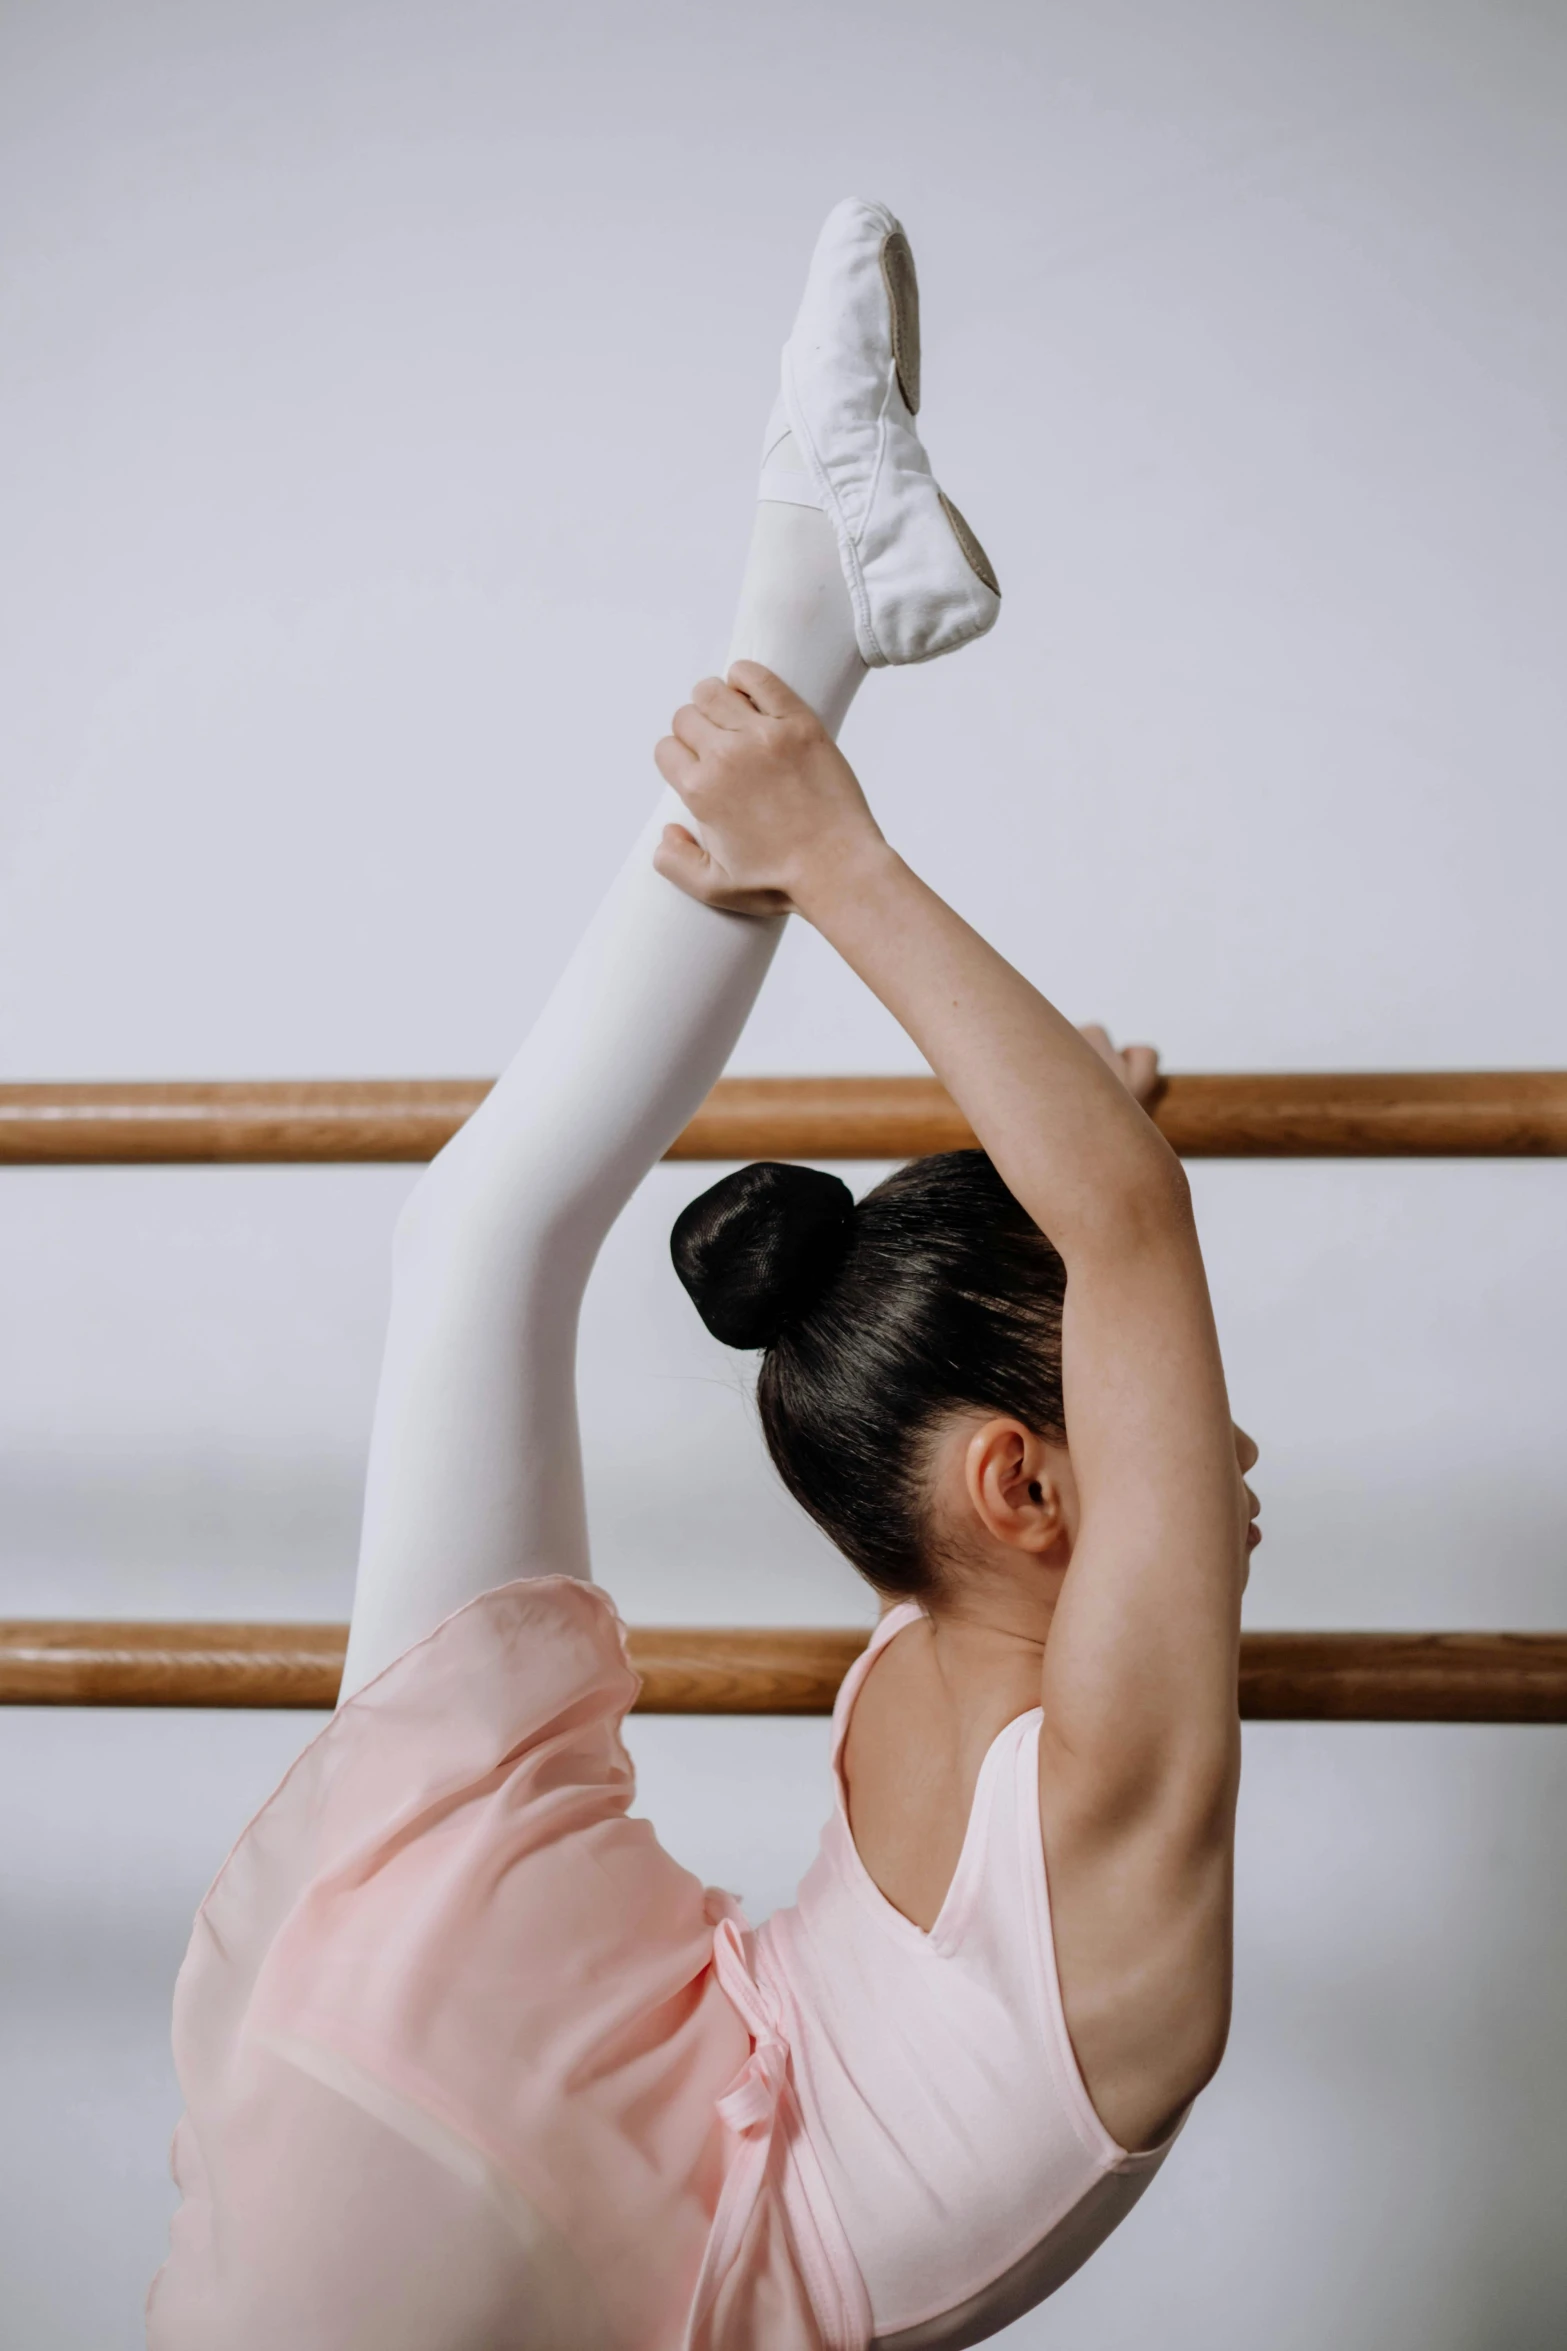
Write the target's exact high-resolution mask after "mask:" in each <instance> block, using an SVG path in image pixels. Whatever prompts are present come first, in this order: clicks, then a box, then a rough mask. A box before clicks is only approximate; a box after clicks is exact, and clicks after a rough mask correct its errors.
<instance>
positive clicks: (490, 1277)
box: [343, 502, 865, 1697]
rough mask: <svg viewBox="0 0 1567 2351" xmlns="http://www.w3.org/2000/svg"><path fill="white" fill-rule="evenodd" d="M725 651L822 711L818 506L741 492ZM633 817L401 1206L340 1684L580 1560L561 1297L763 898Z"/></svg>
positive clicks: (640, 1156) (758, 943) (721, 999)
mask: <svg viewBox="0 0 1567 2351" xmlns="http://www.w3.org/2000/svg"><path fill="white" fill-rule="evenodd" d="M730 658H731V660H737V659H740V658H749V659H752V660H756V661H761V662H764V663H765V664H766V665H767V667H768V668H769V669H771V670H773V671H775V672H776V673H777V675H778V676H780V677H781V678H783V679H784V681H785V683H786V684H788V685H791V686H792V687H793V688H794V690H795V692H796V693H798V694H800V695H802V696H803V697H804V699H805V700H806V701H808V702H809V703H810V704H811V706H812V708H813V709H815V710H816V711H817V713H818V715H819V716H820V717H821V718H822V720H823V722H824V723H825V724H826V725H827V726H829V727H830V728H831V729H832V731H833V732H834V733H835V734H836V732H837V730H838V728H839V726H840V725H841V724H842V721H843V718H844V715H845V713H846V712H847V710H848V707H849V703H850V701H851V700H852V698H853V695H854V691H855V688H856V687H857V686H858V685H859V682H860V680H861V678H862V677H863V676H864V674H865V671H864V666H863V664H862V662H861V660H860V656H859V653H858V650H857V648H856V645H855V639H854V626H853V617H852V613H851V609H850V605H849V598H848V592H847V590H846V588H845V586H844V583H843V577H842V573H841V571H840V569H839V562H838V553H837V547H836V543H835V541H834V538H833V532H832V526H831V524H830V523H829V522H828V520H827V518H826V516H825V515H823V514H820V513H818V512H817V511H815V510H814V509H812V508H808V507H803V506H791V505H780V504H774V503H771V502H769V503H764V504H761V505H759V506H758V507H757V510H756V526H755V532H754V535H753V539H752V545H751V555H750V560H749V563H748V566H747V570H746V578H745V584H744V587H743V589H742V592H741V599H740V611H739V615H738V618H737V620H736V624H735V636H734V642H733V646H732V650H731V654H730ZM671 818H675V819H677V820H679V819H682V818H683V811H682V810H681V808H680V806H679V804H678V802H677V801H676V800H675V798H674V795H673V794H672V793H670V794H666V795H665V798H664V800H663V801H662V802H661V804H660V806H659V808H658V811H657V813H656V815H655V817H654V818H653V820H652V822H651V823H650V824H649V826H648V827H647V829H646V831H645V832H644V833H643V834H642V836H641V837H640V839H639V840H638V841H637V844H636V846H635V848H634V849H633V850H632V852H631V855H630V857H629V858H628V860H627V862H626V864H625V865H624V866H623V867H622V869H621V872H620V874H619V876H618V878H617V879H616V881H615V882H614V884H613V885H612V887H611V889H610V891H609V895H608V896H607V897H606V899H605V900H604V903H603V904H602V905H601V906H600V908H599V910H598V912H597V914H596V915H595V916H594V918H593V920H592V922H591V923H590V924H589V926H588V929H587V932H586V934H585V936H584V937H583V939H582V941H581V943H580V945H579V946H578V948H577V950H576V953H575V954H574V955H573V956H572V958H571V961H570V962H569V963H568V965H567V966H566V969H565V971H564V972H563V973H562V975H561V978H560V980H559V981H558V982H557V984H556V987H555V990H554V992H553V994H552V995H551V996H550V998H549V1001H548V1002H547V1003H546V1005H545V1007H544V1009H543V1011H542V1012H541V1013H540V1015H539V1017H538V1019H537V1021H536V1022H535V1023H534V1026H533V1029H532V1031H531V1032H530V1034H529V1036H528V1040H527V1042H526V1044H525V1045H524V1046H523V1048H522V1050H521V1052H520V1053H518V1055H517V1056H516V1059H515V1060H514V1061H513V1062H512V1063H511V1065H510V1067H509V1068H508V1069H507V1071H506V1072H505V1074H504V1076H503V1077H502V1078H501V1079H500V1081H499V1082H498V1084H497V1085H496V1086H495V1088H494V1089H493V1091H492V1092H491V1093H490V1094H489V1096H488V1097H487V1098H486V1100H485V1102H484V1103H483V1105H482V1107H481V1108H480V1109H479V1110H478V1111H477V1112H476V1113H475V1115H474V1116H473V1117H472V1118H471V1119H469V1121H468V1123H467V1125H466V1126H465V1127H463V1128H462V1130H461V1132H460V1133H459V1134H457V1135H456V1136H455V1137H454V1138H453V1140H452V1141H451V1142H450V1143H449V1144H448V1145H447V1146H446V1149H445V1150H444V1151H442V1152H441V1154H440V1156H439V1157H438V1158H437V1159H435V1160H434V1161H433V1162H432V1163H431V1165H430V1168H429V1170H428V1172H427V1173H426V1174H425V1175H424V1176H423V1177H422V1178H421V1179H420V1181H419V1183H418V1184H417V1186H416V1187H415V1189H414V1191H413V1193H412V1195H411V1197H410V1199H409V1201H408V1204H407V1207H406V1208H405V1209H404V1211H403V1214H402V1217H401V1219H400V1221H399V1224H398V1228H397V1238H396V1243H395V1247H394V1253H393V1282H392V1309H391V1320H390V1324H389V1327H388V1330H387V1338H386V1352H385V1356H384V1359H383V1362H382V1367H381V1382H380V1387H379V1390H378V1392H377V1396H376V1408H375V1425H374V1429H373V1432H372V1435H371V1441H370V1463H369V1472H368V1478H367V1482H366V1490H365V1514H364V1530H363V1535H362V1538H361V1543H360V1553H359V1573H358V1580H357V1583H356V1586H355V1592H354V1614H353V1625H352V1630H351V1633H350V1637H349V1644H348V1660H347V1665H346V1668H345V1671H344V1675H343V1695H344V1696H345V1697H347V1696H349V1695H351V1694H352V1692H353V1691H355V1690H357V1689H360V1688H362V1687H363V1685H364V1684H365V1683H366V1682H367V1681H369V1680H370V1679H371V1678H372V1676H374V1675H375V1674H377V1673H379V1672H380V1670H381V1668H382V1667H383V1666H385V1665H388V1664H390V1662H391V1661H392V1659H393V1658H394V1657H396V1656H398V1655H399V1654H400V1653H401V1651H402V1650H404V1649H406V1648H407V1647H408V1646H409V1644H410V1643H411V1642H413V1641H417V1640H419V1639H421V1638H422V1637H423V1635H424V1634H426V1633H428V1632H430V1631H431V1630H432V1629H433V1628H434V1627H435V1626H436V1625H437V1624H438V1623H439V1622H440V1621H441V1619H442V1618H443V1617H445V1616H448V1615H450V1613H451V1612H452V1610H453V1609H455V1608H460V1607H462V1605H463V1604H464V1603H465V1602H466V1601H469V1600H472V1599H475V1598H476V1597H477V1596H478V1595H479V1594H480V1593H481V1592H485V1591H489V1590H491V1589H492V1588H493V1587H494V1586H495V1585H497V1584H504V1583H508V1582H510V1581H512V1580H513V1579H514V1578H516V1577H519V1576H534V1575H571V1576H582V1577H586V1576H588V1575H589V1574H590V1573H591V1570H590V1566H589V1559H588V1532H587V1514H586V1506H585V1500H584V1493H583V1482H582V1458H581V1449H580V1445H579V1441H578V1434H577V1400H576V1341H577V1320H578V1314H579V1310H580V1308H581V1304H582V1297H583V1292H584V1291H585V1289H586V1287H587V1281H588V1276H589V1274H590V1273H591V1271H592V1269H593V1263H594V1260H595V1258H596V1257H597V1255H598V1252H599V1248H600V1246H601V1244H602V1243H603V1240H604V1237H605V1235H606V1234H607V1233H608V1231H609V1228H610V1226H611V1225H612V1224H613V1223H614V1221H615V1219H616V1217H617V1216H618V1215H619V1214H620V1211H621V1209H622V1208H623V1207H624V1206H625V1205H626V1202H627V1201H628V1200H629V1199H630V1197H631V1195H632V1193H633V1192H634V1191H635V1190H636V1187H637V1185H638V1184H639V1183H640V1182H641V1180H642V1178H643V1176H644V1175H645V1174H646V1173H647V1171H648V1169H649V1168H650V1167H652V1166H653V1165H654V1163H655V1162H656V1161H657V1160H658V1159H660V1158H661V1157H662V1156H663V1154H664V1152H665V1150H666V1149H667V1148H668V1146H669V1144H670V1143H672V1142H673V1140H674V1138H675V1136H676V1135H677V1134H679V1132H680V1130H681V1128H682V1127H683V1126H684V1125H685V1124H686V1122H687V1121H688V1119H690V1118H691V1116H692V1114H693V1113H694V1112H695V1111H696V1109H697V1108H698V1106H699V1104H700V1103H701V1101H702V1100H703V1097H704V1096H705V1095H706V1094H707V1092H708V1090H709V1088H710V1087H711V1086H712V1084H713V1082H714V1080H715V1079H716V1078H717V1077H718V1076H719V1074H720V1072H721V1071H722V1069H723V1067H724V1064H725V1062H726V1061H727V1060H728V1058H729V1055H730V1053H731V1051H732V1050H733V1047H734V1044H735V1040H736V1038H737V1037H738V1036H739V1034H740V1031H741V1029H742V1028H743V1026H744V1025H745V1021H746V1017H747V1015H748V1014H749V1012H750V1009H751V1006H752V1004H753V1003H754V1002H755V1000H756V994H757V991H758V989H759V988H760V987H761V984H762V981H763V980H764V978H765V977H766V975H767V967H768V965H769V963H770V962H771V961H772V957H773V951H774V949H775V947H776V946H777V944H778V939H779V936H780V933H781V931H782V928H783V924H782V921H781V920H777V921H757V920H754V919H752V918H750V917H747V916H743V915H733V914H720V913H717V912H715V911H714V910H713V909H712V908H710V907H705V906H699V905H697V904H696V902H695V901H694V900H693V899H690V898H687V897H685V896H683V895H682V893H681V892H680V891H678V890H676V889H675V888H674V887H673V885H672V884H671V883H668V882H666V881H664V880H662V879H661V878H660V876H659V875H658V874H656V873H655V872H654V870H653V865H652V852H653V845H654V843H655V842H656V840H657V839H658V835H659V832H660V830H661V829H662V827H663V825H664V824H666V823H667V822H668V821H670V819H671Z"/></svg>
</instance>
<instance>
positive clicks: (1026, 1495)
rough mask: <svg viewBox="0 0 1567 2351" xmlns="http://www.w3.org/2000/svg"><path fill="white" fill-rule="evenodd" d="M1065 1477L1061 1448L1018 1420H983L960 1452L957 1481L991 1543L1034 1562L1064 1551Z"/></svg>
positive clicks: (1067, 1532) (1068, 1531)
mask: <svg viewBox="0 0 1567 2351" xmlns="http://www.w3.org/2000/svg"><path fill="white" fill-rule="evenodd" d="M1069 1476H1070V1473H1069V1472H1068V1470H1067V1468H1066V1456H1065V1452H1064V1449H1063V1448H1062V1447H1061V1446H1060V1445H1052V1444H1050V1443H1049V1442H1048V1441H1047V1440H1046V1439H1045V1438H1043V1437H1036V1436H1035V1434H1034V1432H1033V1430H1032V1429H1029V1428H1025V1427H1024V1425H1023V1423H1022V1422H1021V1421H1020V1420H1012V1419H1010V1418H997V1419H995V1420H987V1421H986V1422H984V1424H983V1425H982V1426H981V1427H980V1428H977V1429H976V1430H975V1431H974V1433H973V1435H972V1436H971V1437H970V1439H969V1441H968V1444H967V1446H966V1448H965V1450H964V1456H963V1482H964V1485H965V1487H966V1489H967V1492H968V1498H969V1503H970V1506H971V1507H972V1509H973V1511H974V1515H975V1516H976V1518H977V1519H978V1520H979V1522H980V1524H981V1526H982V1527H983V1528H984V1529H985V1532H986V1533H987V1534H988V1535H990V1536H991V1537H993V1539H994V1540H995V1541H996V1542H998V1543H1005V1544H1007V1545H1008V1546H1009V1547H1010V1548H1011V1549H1012V1550H1014V1551H1025V1552H1027V1553H1029V1554H1030V1556H1032V1557H1033V1558H1036V1559H1043V1558H1044V1557H1046V1555H1047V1554H1049V1553H1050V1552H1052V1551H1054V1550H1056V1549H1057V1547H1058V1546H1060V1545H1062V1544H1065V1545H1067V1546H1068V1547H1069V1546H1070V1543H1071V1537H1072V1533H1073V1522H1074V1517H1075V1512H1074V1510H1073V1507H1072V1504H1073V1500H1074V1497H1073V1496H1072V1495H1071V1494H1070V1493H1068V1491H1067V1490H1066V1488H1067V1485H1068V1482H1069Z"/></svg>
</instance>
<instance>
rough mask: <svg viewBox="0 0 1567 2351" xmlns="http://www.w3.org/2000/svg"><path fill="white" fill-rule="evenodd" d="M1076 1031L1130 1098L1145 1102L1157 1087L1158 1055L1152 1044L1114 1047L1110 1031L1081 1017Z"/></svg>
mask: <svg viewBox="0 0 1567 2351" xmlns="http://www.w3.org/2000/svg"><path fill="white" fill-rule="evenodd" d="M1077 1033H1078V1035H1079V1036H1080V1037H1081V1038H1082V1039H1083V1042H1084V1043H1085V1044H1087V1045H1092V1047H1093V1049H1094V1051H1095V1052H1096V1053H1097V1054H1098V1056H1099V1058H1100V1060H1101V1061H1102V1062H1103V1063H1104V1065H1105V1067H1106V1068H1107V1069H1109V1070H1111V1071H1112V1072H1113V1073H1114V1075H1115V1076H1116V1077H1118V1078H1119V1079H1120V1081H1121V1083H1122V1085H1123V1086H1124V1087H1125V1088H1126V1090H1127V1092H1128V1093H1129V1094H1130V1095H1131V1097H1132V1100H1133V1101H1134V1102H1146V1101H1147V1100H1148V1099H1149V1097H1150V1095H1152V1094H1153V1093H1154V1092H1155V1091H1156V1090H1157V1088H1158V1084H1159V1056H1158V1053H1157V1052H1156V1051H1155V1049H1154V1047H1153V1046H1152V1045H1128V1046H1126V1047H1125V1049H1124V1050H1120V1051H1118V1050H1117V1048H1116V1046H1115V1045H1114V1044H1113V1042H1112V1041H1111V1037H1110V1032H1109V1030H1108V1029H1106V1028H1102V1027H1101V1026H1100V1024H1099V1022H1098V1021H1096V1020H1090V1021H1085V1022H1084V1023H1083V1025H1082V1027H1081V1028H1080V1029H1079V1030H1078V1032H1077Z"/></svg>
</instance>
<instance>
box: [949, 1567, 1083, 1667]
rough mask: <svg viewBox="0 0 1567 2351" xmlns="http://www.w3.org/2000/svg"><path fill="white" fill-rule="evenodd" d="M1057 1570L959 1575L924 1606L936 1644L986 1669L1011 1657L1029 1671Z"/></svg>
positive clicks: (1040, 1644)
mask: <svg viewBox="0 0 1567 2351" xmlns="http://www.w3.org/2000/svg"><path fill="white" fill-rule="evenodd" d="M1063 1572H1064V1571H1063V1570H1061V1569H1050V1568H1046V1567H1041V1566H1040V1565H1038V1564H1037V1563H1031V1565H1030V1567H1029V1568H1028V1569H1027V1570H1026V1571H1025V1572H1023V1573H1022V1574H1016V1573H1013V1572H1010V1571H1009V1570H1007V1569H1003V1570H1001V1571H1000V1572H999V1573H998V1572H996V1571H994V1570H990V1571H988V1572H987V1571H986V1570H985V1569H980V1570H978V1571H977V1572H974V1573H963V1574H961V1575H959V1576H957V1577H955V1578H953V1579H952V1581H951V1582H950V1583H948V1584H947V1585H946V1587H945V1588H944V1589H943V1590H942V1591H941V1592H940V1593H939V1594H938V1595H937V1596H935V1597H934V1598H933V1599H931V1600H930V1601H929V1602H928V1603H927V1604H926V1613H927V1614H928V1616H929V1617H930V1621H931V1625H932V1628H933V1630H934V1632H935V1636H936V1639H937V1642H938V1645H939V1646H941V1647H943V1648H945V1649H947V1650H948V1651H949V1652H950V1653H952V1654H954V1655H956V1654H958V1653H962V1654H963V1655H965V1656H970V1657H972V1659H973V1661H974V1662H975V1663H976V1664H979V1663H981V1662H982V1661H984V1660H985V1659H987V1658H988V1660H989V1662H990V1664H991V1666H992V1667H994V1666H996V1665H998V1664H1000V1663H1002V1662H1003V1660H1004V1659H1006V1658H1009V1657H1014V1658H1016V1659H1017V1660H1018V1662H1020V1663H1021V1662H1024V1661H1026V1662H1027V1663H1028V1664H1029V1665H1030V1667H1031V1669H1032V1670H1033V1671H1035V1672H1037V1671H1038V1669H1039V1663H1040V1660H1041V1658H1042V1657H1043V1655H1044V1649H1045V1642H1046V1641H1047V1639H1048V1638H1049V1634H1050V1624H1051V1619H1052V1618H1053V1617H1054V1615H1055V1612H1056V1601H1057V1599H1058V1598H1059V1597H1060V1591H1061V1576H1062V1573H1063Z"/></svg>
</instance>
